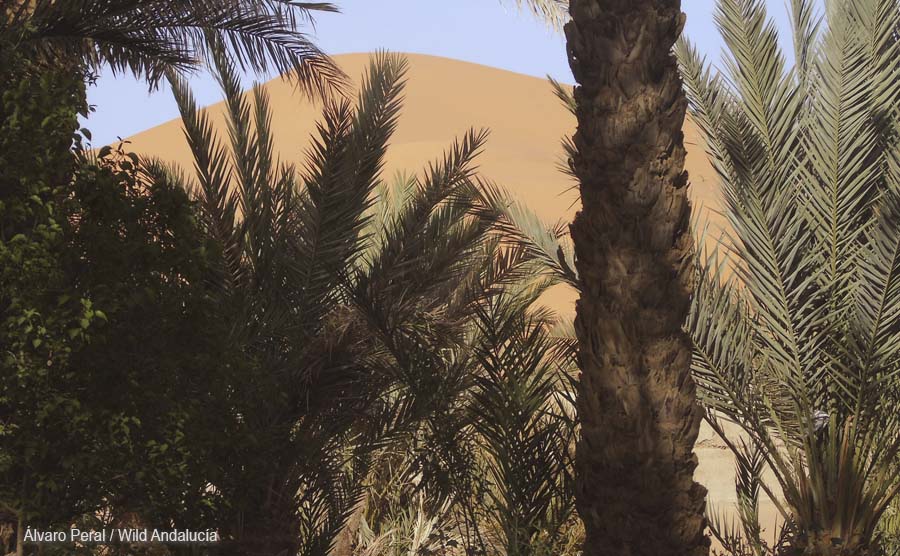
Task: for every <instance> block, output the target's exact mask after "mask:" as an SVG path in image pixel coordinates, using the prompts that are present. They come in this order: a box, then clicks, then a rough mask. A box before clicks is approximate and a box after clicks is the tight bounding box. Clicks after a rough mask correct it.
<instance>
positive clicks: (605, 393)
mask: <svg viewBox="0 0 900 556" xmlns="http://www.w3.org/2000/svg"><path fill="white" fill-rule="evenodd" d="M570 4H571V5H570V13H571V17H572V19H571V21H570V22H569V23H568V24H567V25H566V27H565V31H566V38H567V44H568V47H567V48H568V54H569V63H570V66H571V68H572V72H573V74H574V76H575V79H576V81H577V82H578V86H577V87H576V88H575V92H574V110H575V115H576V117H577V120H578V129H577V132H576V134H575V135H574V137H573V146H574V149H573V152H572V161H571V164H572V170H573V172H574V174H575V176H577V178H578V181H579V187H580V192H581V202H582V210H581V211H580V212H579V213H578V215H577V216H576V218H575V221H574V223H573V224H572V227H571V234H572V239H573V242H574V245H575V253H576V256H577V260H576V266H577V269H578V274H579V276H580V285H581V295H580V299H579V301H578V305H577V318H576V331H577V336H578V344H579V356H578V360H579V365H580V368H581V373H582V374H581V381H580V385H579V390H578V416H579V419H580V424H581V438H580V440H579V444H578V450H577V458H576V461H577V464H576V465H577V467H576V468H577V477H578V478H577V481H578V486H577V488H576V497H577V505H578V511H579V514H580V515H581V518H582V519H583V520H584V525H585V534H586V540H585V547H584V550H585V554H586V555H599V554H604V555H605V554H646V555H651V554H652V555H658V554H672V555H676V554H678V555H688V554H690V555H701V554H706V553H707V552H708V546H709V541H708V539H707V538H706V537H705V535H704V529H705V519H704V499H705V494H706V491H705V489H704V488H703V487H701V486H700V485H699V484H697V483H695V482H694V480H693V473H694V469H695V468H696V466H697V458H696V456H695V455H694V453H693V447H694V442H695V440H696V438H697V435H698V432H699V427H700V422H701V418H702V413H701V410H700V408H699V406H698V405H697V404H696V401H695V393H694V391H695V386H694V383H693V380H692V378H691V373H690V364H691V346H690V339H689V338H688V336H687V335H686V334H685V333H684V332H683V330H682V324H683V322H684V319H685V317H686V316H687V314H688V309H689V305H690V294H691V288H692V270H691V268H692V265H691V260H692V256H693V253H692V252H693V242H692V238H691V235H690V229H689V220H690V212H691V206H690V202H689V200H688V195H687V184H688V180H687V174H686V173H685V172H684V158H685V150H684V146H683V135H682V131H681V128H682V124H683V122H684V116H685V108H686V100H685V98H684V94H683V93H682V90H681V81H680V79H679V76H678V67H677V64H676V62H675V59H674V57H673V56H672V53H671V51H672V46H673V44H674V43H675V40H676V38H677V37H678V35H679V34H680V32H681V30H682V27H683V24H684V15H683V14H682V13H681V10H680V1H679V0H627V1H622V0H601V1H597V0H572V1H571V3H570Z"/></svg>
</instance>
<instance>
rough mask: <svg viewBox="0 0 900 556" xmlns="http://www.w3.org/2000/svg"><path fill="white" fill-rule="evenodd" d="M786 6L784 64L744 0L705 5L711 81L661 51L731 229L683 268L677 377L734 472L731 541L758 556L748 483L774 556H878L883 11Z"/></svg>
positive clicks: (892, 345) (769, 32)
mask: <svg viewBox="0 0 900 556" xmlns="http://www.w3.org/2000/svg"><path fill="white" fill-rule="evenodd" d="M792 5H793V16H794V17H793V20H794V45H795V59H796V60H797V63H796V65H795V66H794V67H793V68H789V67H787V65H786V63H785V57H784V55H783V53H782V52H781V49H780V47H779V44H778V37H777V33H776V31H775V26H774V24H773V23H771V22H769V21H767V16H766V12H765V9H764V5H763V3H762V2H760V1H759V0H720V1H719V3H718V8H717V12H716V19H717V23H718V26H719V29H720V30H721V32H722V35H723V37H724V39H725V43H726V45H727V47H728V51H729V53H730V56H729V57H728V59H727V62H726V68H727V76H728V77H723V76H721V75H715V74H713V73H712V72H710V70H709V69H707V68H706V67H705V64H704V63H703V62H702V61H701V60H700V59H699V56H698V55H697V53H696V51H695V50H694V49H693V48H692V47H691V46H690V45H689V44H687V43H684V44H682V45H680V47H679V56H680V58H681V62H682V65H683V70H684V71H683V73H684V76H685V82H686V85H687V90H688V93H689V97H690V101H691V104H692V111H693V115H694V119H695V121H696V122H697V123H698V125H699V127H700V129H701V130H702V132H703V134H704V135H705V136H706V141H707V144H708V149H709V155H710V159H711V161H712V162H713V165H714V167H715V168H716V170H717V172H718V174H719V176H720V178H721V182H722V188H723V194H724V199H725V208H726V210H725V212H726V216H727V217H728V221H729V223H730V227H731V230H732V232H731V233H729V235H728V236H727V237H725V238H724V243H725V246H723V247H722V248H721V249H720V251H722V252H725V253H727V254H726V255H723V256H720V255H718V254H717V252H716V251H713V252H712V253H710V254H709V255H708V256H707V257H705V260H703V261H701V263H702V264H700V267H699V287H698V289H697V293H696V295H695V298H694V305H693V310H692V314H691V318H690V320H689V321H688V329H689V331H690V333H691V335H692V337H693V341H694V346H695V358H694V364H693V366H694V373H695V376H696V377H697V382H698V386H699V393H700V397H701V399H702V401H703V403H704V404H705V405H706V407H707V408H708V409H709V413H708V419H709V421H710V423H711V424H712V425H713V428H714V429H716V430H717V431H719V432H720V434H722V436H723V438H724V439H725V440H726V442H727V443H728V444H729V445H730V446H731V448H732V449H733V451H734V452H735V455H736V456H737V458H738V462H739V467H740V468H742V469H744V470H745V471H746V472H747V473H746V475H747V479H746V480H744V481H742V482H743V484H744V485H745V487H742V488H741V489H739V490H740V491H742V493H743V494H741V492H739V495H740V496H739V498H740V499H741V501H742V504H741V508H739V509H740V517H741V520H742V529H743V531H742V536H743V537H744V539H743V543H740V542H738V543H732V544H733V545H734V546H735V547H737V548H742V547H745V548H746V549H747V550H746V551H745V553H751V554H763V553H767V551H770V550H771V549H772V548H771V547H766V546H765V545H764V544H762V543H760V542H759V538H758V537H759V530H760V525H759V518H758V513H757V512H756V499H757V496H758V492H759V491H760V489H761V490H763V491H764V492H766V494H767V495H768V496H769V497H770V498H771V499H772V501H773V502H774V503H775V504H776V506H777V508H778V509H779V511H780V512H781V514H782V517H783V518H784V519H785V520H786V521H787V522H788V525H789V527H788V528H787V530H786V531H785V533H786V534H785V535H784V537H783V538H782V543H781V544H782V546H781V547H780V548H779V550H781V553H784V554H808V555H813V554H815V555H818V556H830V555H851V554H852V555H864V554H878V553H879V552H878V549H879V548H878V546H877V543H876V542H875V532H876V530H877V527H878V523H879V520H880V519H881V517H882V515H883V514H884V513H885V511H886V510H887V508H888V507H889V506H890V503H891V501H892V500H895V499H896V496H897V493H898V490H900V481H898V480H897V476H898V473H897V472H898V461H900V460H898V450H900V420H898V414H897V411H896V404H897V402H898V393H900V381H898V376H900V343H898V339H900V338H898V335H900V320H898V315H900V295H898V294H900V173H898V171H900V159H898V158H897V152H898V151H897V147H898V133H897V130H898V127H897V124H898V121H900V120H898V113H897V110H896V107H897V105H898V101H900V82H898V79H897V75H898V72H900V49H898V43H897V30H898V29H900V12H898V10H897V4H896V2H895V1H894V0H859V1H858V2H853V3H843V2H829V3H827V8H826V16H827V17H826V18H825V19H824V20H823V21H822V22H821V23H817V18H816V17H815V14H814V11H813V2H811V1H810V0H794V1H793V2H792ZM725 262H727V264H728V268H729V269H730V270H731V273H730V274H728V275H726V274H723V273H722V271H721V269H722V268H723V263H725ZM719 418H727V419H729V420H731V421H733V422H736V423H737V424H738V425H740V427H741V428H742V429H743V431H744V432H745V433H746V438H747V440H746V441H745V443H738V442H737V440H736V439H733V438H732V439H729V438H727V437H726V436H725V435H724V433H723V432H722V429H721V428H720V427H719V426H718V419H719ZM764 468H767V469H768V470H770V471H771V473H772V474H773V475H774V477H775V481H776V482H777V485H771V484H767V483H766V482H765V481H762V480H761V479H760V474H761V472H762V470H763V469H764ZM776 487H777V488H776ZM779 490H780V491H781V493H783V498H782V496H781V495H778V491H779ZM720 532H721V531H720ZM732 533H733V531H732V532H730V533H728V534H725V535H722V537H724V538H726V539H731V540H734V539H735V538H736V535H734V534H732Z"/></svg>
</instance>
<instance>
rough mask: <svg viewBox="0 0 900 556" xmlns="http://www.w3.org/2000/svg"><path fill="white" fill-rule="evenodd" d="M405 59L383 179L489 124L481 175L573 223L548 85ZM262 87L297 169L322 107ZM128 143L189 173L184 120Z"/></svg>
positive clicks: (712, 180) (550, 217) (722, 479)
mask: <svg viewBox="0 0 900 556" xmlns="http://www.w3.org/2000/svg"><path fill="white" fill-rule="evenodd" d="M407 58H408V60H409V64H410V68H409V74H408V84H407V87H406V94H405V98H406V101H405V105H404V109H403V111H402V116H401V118H400V123H399V127H398V129H397V132H396V134H395V135H394V137H393V140H392V144H391V148H390V152H389V155H388V159H387V166H386V170H385V177H390V176H391V175H393V174H394V173H395V172H398V171H406V172H419V171H421V169H422V168H423V167H424V165H425V164H426V163H427V162H429V161H431V160H434V159H435V158H437V157H438V156H440V155H441V153H442V151H443V149H444V148H445V147H446V146H448V145H449V144H450V142H451V141H452V140H453V138H454V137H457V136H459V135H461V134H462V133H464V132H465V131H466V130H467V129H468V128H470V127H477V128H481V127H484V128H488V129H490V130H491V135H490V139H489V141H488V144H487V148H486V149H485V151H484V153H483V154H482V155H481V157H480V159H479V160H480V169H481V173H482V175H483V176H484V177H486V178H488V179H491V180H493V181H495V182H497V183H499V184H501V185H503V186H505V187H506V188H508V189H510V190H511V191H512V192H513V193H514V194H515V195H517V196H518V197H519V198H520V199H522V200H523V201H524V202H525V203H527V204H528V205H529V206H531V207H532V208H533V209H534V210H535V211H537V213H538V214H539V215H540V216H541V217H542V218H543V219H545V220H546V221H548V222H555V221H557V220H559V219H561V218H564V219H571V218H572V216H574V214H575V211H576V210H577V193H576V191H575V190H573V189H572V187H573V183H572V182H571V181H570V180H569V178H568V177H566V176H565V175H563V174H562V173H561V172H559V171H558V170H557V163H558V162H559V161H560V158H561V156H562V148H561V146H560V139H561V138H562V137H563V135H565V134H567V133H571V132H572V131H573V130H574V127H575V122H574V119H573V118H572V116H571V115H570V114H569V113H568V112H567V111H566V110H565V108H563V106H562V104H561V103H560V102H559V100H557V99H556V98H555V97H554V96H553V94H552V92H551V88H550V86H549V84H548V83H547V81H545V80H543V79H538V78H534V77H529V76H525V75H520V74H516V73H512V72H508V71H504V70H499V69H495V68H490V67H486V66H481V65H477V64H472V63H467V62H460V61H456V60H450V59H446V58H439V57H434V56H425V55H419V54H411V55H408V56H407ZM336 60H337V61H338V63H339V64H340V65H341V66H342V67H343V68H344V69H345V71H346V72H347V74H348V75H350V76H351V77H354V78H357V77H358V76H361V75H362V74H363V72H364V71H365V69H366V67H367V64H368V60H369V55H368V54H348V55H342V56H337V57H336ZM265 87H266V89H267V90H268V92H269V95H270V96H271V100H272V107H273V110H274V113H275V118H274V133H275V137H276V140H277V145H278V146H279V147H280V151H281V156H282V157H283V158H284V159H285V160H290V161H295V162H301V161H302V160H303V153H304V149H305V148H306V146H307V145H308V138H309V136H310V133H311V132H312V131H313V130H314V123H315V119H316V117H317V116H318V113H319V108H318V107H316V106H314V105H312V104H311V103H310V102H309V101H307V100H304V99H303V98H302V97H301V96H300V95H299V94H296V93H294V91H293V88H292V87H291V85H289V84H287V83H285V82H283V81H280V80H274V81H270V82H269V83H267V84H266V85H265ZM211 112H212V117H213V122H214V123H215V124H217V125H218V129H219V130H220V136H221V137H223V139H224V138H225V134H226V131H225V126H224V116H223V112H224V108H223V106H222V104H221V103H219V104H216V105H214V106H212V107H211ZM129 139H130V140H131V141H132V142H133V145H132V147H133V149H134V150H135V151H136V152H139V153H142V154H148V155H156V156H159V157H161V158H162V159H164V160H169V161H174V162H177V163H180V164H182V165H184V167H186V168H191V167H192V161H191V157H190V152H189V150H188V147H187V143H186V142H185V140H184V137H183V134H182V129H181V122H180V120H172V121H170V122H167V123H165V124H162V125H160V126H158V127H155V128H153V129H150V130H147V131H145V132H143V133H139V134H137V135H135V136H134V137H131V138H129ZM685 142H686V144H687V148H688V157H687V170H688V172H689V173H690V178H691V183H692V186H691V194H692V197H693V199H694V205H695V207H697V208H700V209H701V210H700V211H699V213H700V217H701V219H703V218H708V219H709V220H710V221H711V222H712V223H713V224H715V225H721V219H720V218H718V217H717V216H716V215H715V213H714V211H715V210H716V209H718V208H719V207H720V206H721V205H720V201H719V196H718V189H717V187H716V181H717V178H716V176H715V172H714V171H713V169H712V167H711V166H710V164H709V162H708V161H707V159H706V156H705V154H704V152H703V146H702V140H701V139H700V137H699V134H698V131H697V129H696V127H695V126H694V125H693V124H691V123H690V122H687V124H686V126H685ZM710 209H712V210H710ZM574 299H575V295H574V293H573V292H571V291H570V290H568V289H567V288H566V287H564V286H559V287H558V288H557V290H556V291H554V292H550V295H549V297H548V299H547V300H546V301H547V303H548V304H549V305H551V306H552V307H553V308H555V309H557V310H558V311H560V312H561V313H573V312H574V311H573V307H574ZM697 451H698V454H699V457H700V468H699V470H698V474H699V479H700V481H701V482H703V483H704V484H705V485H707V487H708V488H709V489H710V502H711V503H712V504H713V505H714V506H715V507H716V508H717V509H729V508H731V507H732V506H733V502H734V501H735V495H734V482H733V481H734V479H733V477H734V463H733V459H732V457H731V454H730V453H729V452H728V451H727V450H726V449H724V445H722V444H721V443H720V442H719V441H718V440H717V439H715V438H713V435H712V432H711V431H710V430H709V429H708V428H706V427H704V430H703V431H702V433H701V441H700V442H699V443H698V446H697ZM766 502H767V501H766ZM762 506H763V507H762V512H763V516H764V520H763V521H764V523H768V524H771V519H772V518H773V517H774V513H773V509H772V507H771V505H770V504H766V503H764V504H762ZM769 531H770V532H771V527H770V528H769Z"/></svg>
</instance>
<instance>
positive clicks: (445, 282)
mask: <svg viewBox="0 0 900 556" xmlns="http://www.w3.org/2000/svg"><path fill="white" fill-rule="evenodd" d="M212 44H213V47H212V48H211V52H212V53H213V61H214V67H215V75H216V76H217V79H218V80H219V82H220V84H221V86H222V88H223V90H224V92H225V98H226V108H227V116H228V144H227V146H226V144H223V143H222V142H221V141H220V140H219V139H218V137H217V134H216V132H215V130H214V129H213V127H212V126H211V124H210V121H209V118H208V116H207V114H206V113H205V112H203V111H201V110H199V109H198V108H197V106H196V103H195V102H194V100H193V98H192V96H191V94H190V91H189V89H188V88H187V86H186V85H185V83H184V82H183V81H182V80H180V79H179V78H177V77H176V76H174V75H170V77H171V80H172V84H173V87H172V88H173V91H174V92H175V96H176V100H177V102H178V105H179V108H180V110H181V113H182V119H183V121H184V124H185V134H186V137H187V139H188V143H189V145H190V148H191V150H192V152H193V154H194V162H195V168H196V176H195V177H193V178H191V179H187V178H183V177H180V173H179V172H178V171H177V170H176V169H174V168H169V167H167V166H166V165H164V164H162V163H160V162H158V161H145V163H146V165H147V172H148V175H149V176H150V179H157V180H171V181H176V182H180V183H182V184H183V187H186V188H188V189H191V190H193V191H195V192H196V195H197V199H198V202H199V205H200V207H201V211H202V217H203V222H204V226H205V229H206V230H207V232H208V234H209V236H210V238H211V239H212V240H214V242H215V243H216V244H217V245H219V246H220V250H221V265H220V268H219V271H218V274H217V276H215V277H214V281H215V283H216V284H218V288H219V292H220V293H219V294H218V295H219V296H220V299H219V306H220V307H222V309H223V314H222V315H221V319H222V320H223V321H225V322H227V323H228V325H227V326H226V327H227V328H230V329H231V330H233V331H234V332H233V334H234V336H233V338H232V339H231V342H230V344H231V345H232V346H234V350H235V351H234V353H230V354H228V360H229V361H230V365H229V367H230V370H228V369H225V370H223V375H224V380H226V381H228V387H227V388H224V389H223V390H224V391H227V392H229V396H228V399H227V400H224V407H222V406H221V405H220V406H219V408H220V410H222V411H224V412H225V413H226V414H229V415H230V419H226V421H228V422H229V423H230V424H229V425H228V434H229V436H230V437H231V439H232V441H231V442H230V443H229V444H230V445H233V446H235V447H237V449H236V453H235V452H231V453H229V452H228V450H227V449H226V451H225V453H224V454H223V457H222V466H221V469H220V470H219V472H218V473H217V476H215V477H212V478H211V486H212V487H213V488H214V489H215V490H216V491H217V492H221V493H224V495H225V496H226V497H228V498H229V499H230V500H231V502H232V504H231V506H232V508H234V510H235V511H234V512H233V513H232V514H231V518H230V519H229V520H228V522H227V523H225V524H224V525H223V527H222V532H223V533H224V535H225V537H226V538H227V539H229V540H230V541H233V542H232V544H231V545H230V546H231V547H232V548H233V549H234V550H235V551H238V552H241V553H247V554H257V553H258V554H277V553H279V552H280V551H283V550H287V551H289V552H290V553H291V554H294V553H299V554H305V555H310V556H312V555H320V554H325V553H327V552H328V551H329V550H330V549H331V547H332V546H333V544H334V541H335V539H336V538H337V536H338V533H339V532H340V531H341V530H342V528H343V527H344V526H345V524H346V523H347V521H348V518H349V516H350V515H351V514H352V513H353V512H354V508H356V507H357V506H358V505H359V502H360V499H361V497H362V496H363V490H364V484H365V483H364V481H365V480H366V479H367V477H368V476H369V474H370V470H371V466H372V463H373V457H374V456H375V454H377V453H378V452H379V451H380V450H382V449H383V448H384V447H385V446H387V445H390V444H391V443H393V442H396V441H397V440H398V439H403V438H406V437H408V435H410V434H412V432H414V431H415V430H418V429H419V428H420V427H421V426H422V422H423V420H425V419H426V418H428V417H430V416H433V415H436V414H443V413H449V405H450V404H452V403H454V401H455V400H457V399H458V392H459V390H460V389H461V388H463V387H464V386H465V383H466V380H468V376H469V374H468V373H469V370H470V367H471V363H470V362H469V361H470V360H471V357H466V356H465V353H467V351H468V349H469V348H468V347H467V341H466V340H467V334H468V332H467V331H468V330H469V329H470V328H471V324H470V323H471V321H472V319H473V318H475V316H476V314H477V313H476V309H477V308H478V306H479V303H481V301H482V300H483V299H484V296H485V295H486V293H485V292H486V291H491V290H492V288H494V287H496V285H497V284H499V283H503V282H504V281H508V280H510V279H511V278H510V276H513V275H517V274H516V268H517V267H518V266H520V265H521V264H522V261H523V257H518V258H511V259H504V261H506V264H501V265H500V266H499V267H498V264H497V261H496V258H495V254H496V246H497V244H498V242H497V240H496V238H495V237H494V236H495V235H496V233H495V220H496V217H495V215H493V214H492V213H490V212H489V211H483V210H476V208H475V207H476V205H477V196H476V191H477V185H476V182H475V174H474V165H473V163H474V157H475V156H476V155H477V153H478V152H479V151H480V150H481V148H482V145H483V144H484V141H485V138H486V133H484V132H475V131H472V132H469V133H468V134H466V135H465V136H464V137H463V138H462V139H461V140H459V141H458V142H456V143H455V144H454V145H453V147H452V148H451V149H450V150H449V151H448V153H447V154H446V155H445V157H444V158H443V159H442V160H440V161H438V162H436V163H433V164H431V165H430V166H429V168H428V170H427V171H426V172H425V173H424V175H423V176H421V177H418V178H414V179H411V180H408V181H406V182H404V183H403V186H402V187H400V188H399V190H398V191H394V193H393V194H389V193H388V189H389V188H387V187H386V186H385V185H384V182H383V181H382V179H381V176H380V174H381V169H382V166H383V162H384V157H385V153H386V149H387V142H388V140H389V138H390V136H391V134H392V132H393V130H394V128H395V126H396V121H397V115H398V113H399V110H400V107H401V94H402V90H403V83H404V75H405V72H406V64H405V62H404V61H403V60H402V59H401V58H398V57H396V56H389V55H380V56H378V57H376V58H375V60H374V61H373V63H372V66H371V68H370V70H369V72H368V76H367V77H366V79H365V80H364V83H363V88H362V92H361V94H360V97H359V99H358V101H357V102H356V104H355V105H354V104H352V103H350V102H349V101H347V100H343V99H334V100H330V101H328V102H327V103H326V106H325V109H324V112H323V117H322V121H321V122H320V124H319V127H318V133H317V137H315V138H314V139H313V141H312V144H311V147H310V148H309V150H308V154H307V160H306V163H305V165H304V167H303V168H295V167H293V166H292V165H288V164H285V163H281V162H279V161H278V157H277V155H276V151H275V148H274V140H273V137H272V133H271V126H270V124H271V119H272V115H271V113H270V109H269V103H268V98H267V96H266V94H265V91H264V89H262V88H260V87H257V88H255V89H254V90H253V92H252V93H250V94H248V95H242V94H241V91H240V83H239V79H238V75H237V68H236V67H235V66H234V64H233V63H232V62H231V61H230V59H229V58H228V56H227V55H226V54H225V51H224V49H223V48H222V46H221V44H217V43H215V42H213V43H212ZM448 354H449V356H448Z"/></svg>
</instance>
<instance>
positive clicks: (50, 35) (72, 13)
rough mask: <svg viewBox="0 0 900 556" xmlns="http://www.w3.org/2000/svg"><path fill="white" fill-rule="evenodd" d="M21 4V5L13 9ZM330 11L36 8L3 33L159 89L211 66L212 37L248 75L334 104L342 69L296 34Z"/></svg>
mask: <svg viewBox="0 0 900 556" xmlns="http://www.w3.org/2000/svg"><path fill="white" fill-rule="evenodd" d="M13 4H15V3H13ZM334 10H335V8H334V6H333V5H331V4H328V3H300V2H291V1H288V0H251V1H249V2H246V1H243V0H174V1H169V0H146V1H142V2H135V1H134V0H70V1H65V2H58V1H56V0H36V1H35V2H33V3H31V5H30V9H28V10H15V11H13V12H11V11H8V10H6V9H4V13H5V14H11V13H12V17H7V18H6V19H5V20H4V22H3V25H4V26H5V27H6V28H7V32H10V33H11V34H12V35H17V36H18V37H19V39H18V41H17V42H16V47H17V48H28V49H31V50H32V51H33V53H34V54H36V55H38V56H43V57H45V58H47V59H56V58H59V57H65V58H70V59H71V58H74V59H82V60H84V61H85V62H86V63H87V64H88V65H90V66H91V67H93V68H94V69H97V68H99V67H100V66H101V65H108V66H109V67H110V68H111V69H112V70H113V71H114V72H116V73H121V72H125V71H128V72H131V73H133V74H134V75H135V76H136V77H140V78H145V79H147V80H148V81H149V82H150V84H151V86H155V85H156V84H157V83H158V82H159V81H160V79H161V78H162V77H163V76H164V75H165V74H166V73H175V74H183V73H185V72H188V71H192V70H196V69H198V68H200V67H201V65H202V64H203V63H204V62H205V61H209V60H211V58H210V55H209V51H208V49H207V48H206V44H207V41H208V39H209V37H210V36H213V37H215V38H216V39H217V40H218V41H220V42H221V44H222V45H224V47H225V48H226V49H227V51H228V53H229V55H230V56H231V57H233V58H234V59H235V60H236V61H237V64H238V65H239V66H240V68H241V69H243V70H252V71H257V72H268V71H270V70H274V71H276V72H278V73H288V72H290V73H291V75H292V76H293V77H294V78H295V80H296V83H297V84H298V85H299V86H300V87H301V88H302V89H303V90H304V91H305V92H307V93H309V94H317V95H320V96H329V95H331V94H333V93H335V92H340V91H341V90H342V89H343V87H344V83H345V80H344V76H343V73H342V72H341V71H340V69H338V68H337V66H335V64H334V63H333V62H332V61H331V60H330V59H329V58H328V57H327V56H325V55H324V54H323V53H322V52H321V51H320V50H319V49H318V48H317V47H316V46H315V45H314V44H313V43H312V42H311V41H310V40H309V38H308V37H307V36H306V35H304V34H302V33H300V32H299V31H297V24H298V23H299V22H300V21H303V20H308V19H309V18H310V17H311V16H312V13H313V12H314V11H334Z"/></svg>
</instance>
